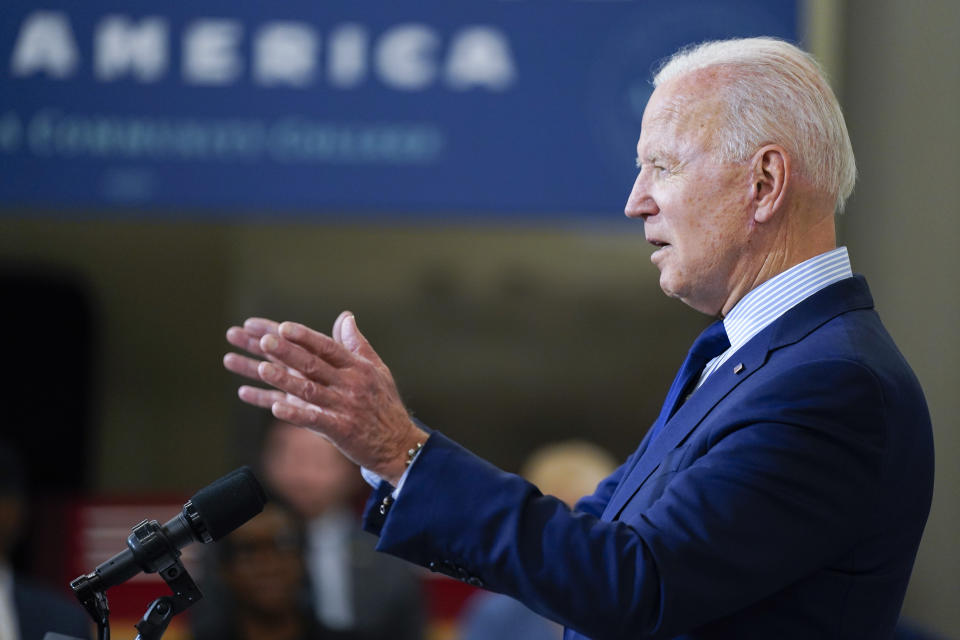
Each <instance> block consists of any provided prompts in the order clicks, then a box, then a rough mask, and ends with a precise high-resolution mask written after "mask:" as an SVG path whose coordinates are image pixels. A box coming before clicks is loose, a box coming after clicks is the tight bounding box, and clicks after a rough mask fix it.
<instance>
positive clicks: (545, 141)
mask: <svg viewBox="0 0 960 640" xmlns="http://www.w3.org/2000/svg"><path fill="white" fill-rule="evenodd" d="M797 1H798V0H796V1H778V2H770V1H769V0H701V1H694V0H673V1H671V2H653V1H649V2H648V1H646V0H633V1H631V0H622V1H613V0H606V1H604V0H597V1H590V2H587V1H574V0H549V1H548V0H512V1H507V0H501V1H497V0H472V1H466V0H463V1H457V2H451V1H449V0H429V1H427V0H421V1H419V2H412V1H409V0H408V1H406V2H404V1H402V0H400V1H398V0H351V1H345V0H327V1H321V2H317V1H307V0H296V1H289V2H283V3H256V4H254V3H234V2H217V1H213V0H195V1H194V2H189V3H188V2H179V1H178V2H167V3H157V2H146V1H144V0H128V1H125V2H116V1H114V2H108V1H106V0H85V1H84V2H82V3H76V2H68V1H66V0H59V1H52V0H51V1H46V2H40V3H39V4H38V3H37V2H36V0H7V1H6V2H5V3H4V9H3V12H2V16H0V176H2V178H0V206H2V207H3V208H4V209H5V210H7V211H8V212H9V210H10V209H11V207H13V206H23V205H26V206H28V207H40V208H51V207H52V208H56V209H59V210H65V211H67V212H68V214H71V215H76V216H89V215H91V213H90V212H91V211H92V210H96V209H98V208H100V209H102V208H104V207H108V208H119V209H120V210H121V211H123V212H129V213H130V215H147V216H151V217H156V216H161V215H168V212H170V211H174V210H177V211H181V212H187V215H190V216H196V217H202V218H212V217H220V216H222V217H231V218H232V217H237V216H243V215H257V216H263V215H264V214H268V215H270V216H278V217H291V216H298V217H303V216H311V217H318V218H322V217H339V218H348V217H350V218H352V217H356V216H366V215H375V216H379V217H397V218H401V219H410V218H412V217H437V216H443V217H444V218H445V219H451V218H457V217H470V216H488V215H494V216H497V215H499V216H504V217H506V216H509V217H518V218H523V219H536V218H539V217H544V218H545V217H547V216H550V217H553V216H556V215H566V216H571V217H579V216H592V215H596V214H602V215H604V216H606V215H609V214H610V213H611V212H617V211H619V210H621V209H622V207H623V203H624V201H625V199H626V195H627V192H628V191H629V188H630V186H631V184H632V180H633V176H634V171H635V169H634V166H633V162H634V155H635V152H634V149H635V145H636V139H637V136H638V135H639V125H640V116H641V114H642V112H643V107H644V105H645V103H646V100H647V98H648V97H649V94H650V91H651V87H650V84H649V80H650V75H651V69H652V68H653V67H654V66H655V65H656V63H657V61H658V60H660V59H662V58H663V57H664V56H667V55H669V54H670V53H671V52H673V51H675V50H676V49H677V48H679V47H680V46H682V45H684V44H688V43H692V42H698V41H702V40H707V39H716V38H726V37H733V36H749V35H761V34H762V35H772V36H778V37H782V38H785V39H788V40H792V41H796V40H797V39H798V37H799V33H798V4H797ZM161 212H162V213H161ZM0 215H2V214H0Z"/></svg>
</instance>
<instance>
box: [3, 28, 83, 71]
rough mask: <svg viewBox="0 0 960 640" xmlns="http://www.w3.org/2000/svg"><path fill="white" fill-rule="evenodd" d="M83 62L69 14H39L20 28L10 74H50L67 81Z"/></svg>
mask: <svg viewBox="0 0 960 640" xmlns="http://www.w3.org/2000/svg"><path fill="white" fill-rule="evenodd" d="M79 61H80V56H79V54H78V53H77V45H76V43H75V42H74V41H73V30H72V29H71V28H70V19H69V18H68V17H67V15H66V14H64V13H60V12H58V11H35V12H33V13H31V14H30V15H28V16H27V17H26V18H25V19H24V21H23V24H22V25H21V26H20V34H19V35H18V36H17V42H16V44H15V45H14V47H13V56H12V58H11V61H10V72H11V73H12V74H13V75H14V76H31V75H34V74H36V73H46V74H47V75H49V76H50V77H51V78H58V79H63V78H68V77H70V76H71V75H73V73H74V72H75V71H76V68H77V65H78V64H79Z"/></svg>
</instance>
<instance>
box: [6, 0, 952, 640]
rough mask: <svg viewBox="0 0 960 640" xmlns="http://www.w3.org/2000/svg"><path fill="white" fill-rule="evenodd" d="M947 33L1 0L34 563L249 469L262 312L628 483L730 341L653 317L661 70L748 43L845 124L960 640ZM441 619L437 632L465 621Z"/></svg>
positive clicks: (527, 0) (932, 603)
mask: <svg viewBox="0 0 960 640" xmlns="http://www.w3.org/2000/svg"><path fill="white" fill-rule="evenodd" d="M958 33H960V3H956V2H954V1H953V0H916V1H914V2H897V1H894V0H883V1H879V2H878V1H876V0H869V1H868V0H846V1H841V0H837V1H835V2H831V1H828V0H807V1H803V0H796V1H787V0H784V1H783V2H775V3H771V2H762V1H760V0H756V1H753V0H722V1H721V0H717V1H710V2H708V1H706V0H704V1H699V2H698V1H695V0H678V1H676V2H671V3H656V2H647V1H645V0H619V1H614V0H606V1H604V0H595V1H575V0H549V1H547V0H513V1H497V0H472V1H471V2H462V3H444V2H439V1H431V2H422V3H412V2H406V3H404V2H388V1H386V0H383V1H373V0H369V1H367V2H364V3H359V4H358V3H351V2H345V1H335V2H325V3H308V2H305V1H303V2H301V1H298V2H288V3H283V4H282V5H272V4H271V5H268V4H267V3H263V4H252V5H247V4H243V5H236V4H235V3H225V2H220V1H218V0H203V1H202V2H199V1H198V2H191V3H186V2H170V3H165V4H164V5H163V6H157V5H156V4H155V3H147V2H144V1H140V0H137V1H128V2H124V3H118V2H114V1H112V0H96V1H89V2H85V3H83V4H82V6H81V5H76V4H75V3H70V2H66V1H65V0H49V1H46V2H39V3H38V2H34V1H27V0H11V1H8V2H5V3H4V9H3V12H2V14H0V300H2V301H3V302H2V304H3V313H2V314H0V317H2V323H3V336H4V340H5V343H6V350H7V358H6V367H7V369H8V371H7V374H6V375H5V376H4V378H5V380H6V382H5V383H4V399H5V401H4V403H3V404H4V407H3V419H2V422H0V424H2V430H3V431H2V437H3V439H4V440H6V441H8V442H10V443H12V444H13V445H14V447H15V448H16V449H18V450H19V452H20V455H21V457H22V459H23V460H24V463H25V468H26V475H27V488H28V490H29V493H30V495H31V496H32V498H31V500H30V502H31V507H32V508H31V510H30V511H31V516H30V519H29V520H28V524H27V526H28V532H29V535H27V536H26V537H25V539H23V540H22V541H21V543H20V544H19V545H18V547H17V549H16V550H15V560H14V561H15V564H16V566H18V567H20V568H21V569H22V570H23V571H29V572H31V573H33V574H34V575H35V576H37V577H38V578H39V579H41V580H43V581H46V582H47V583H52V584H53V585H54V586H55V587H56V588H59V589H61V590H63V589H64V588H65V585H66V583H67V582H68V581H69V580H70V579H71V578H73V577H75V576H76V575H77V574H78V573H80V572H83V571H89V570H90V569H91V568H92V566H93V565H94V564H95V562H94V559H95V558H96V557H97V556H96V553H101V554H103V553H106V552H109V553H112V552H114V551H119V550H120V549H121V548H122V545H123V540H124V539H125V537H126V534H127V532H128V530H129V527H130V526H132V525H133V524H135V523H136V522H137V521H138V520H139V519H140V518H143V517H148V518H158V519H160V520H161V521H162V520H163V519H164V518H165V517H169V515H170V513H169V511H170V510H171V509H172V510H173V512H175V511H176V510H177V508H178V505H179V504H182V501H183V499H185V498H186V497H188V496H189V495H190V494H191V493H192V492H194V491H195V490H196V489H198V488H200V487H202V486H204V485H205V484H207V483H209V482H210V481H211V480H213V479H215V478H216V477H218V476H220V475H222V474H223V473H225V472H226V471H228V470H230V469H232V468H234V467H236V466H238V465H240V464H247V463H254V462H255V461H256V460H257V459H258V456H259V448H260V443H261V438H262V432H263V429H264V424H265V420H266V419H265V417H264V416H262V415H260V414H259V413H258V412H256V411H253V410H252V409H249V408H245V407H243V406H241V405H240V403H239V402H238V401H237V400H236V396H235V387H236V386H237V383H238V380H237V379H235V378H233V377H232V376H230V375H229V374H227V373H226V372H224V371H223V369H222V367H221V364H220V360H221V357H222V354H223V353H224V352H225V351H226V350H227V345H226V342H225V340H224V339H223V334H224V332H225V330H226V328H227V327H228V326H230V325H231V324H236V323H240V322H242V321H243V319H244V318H246V317H249V316H251V315H262V316H267V317H272V318H276V319H281V320H282V319H292V320H298V321H301V322H305V323H307V324H309V325H311V326H314V327H316V328H322V329H325V328H328V327H330V326H331V325H332V323H333V320H334V319H335V318H336V316H337V314H338V313H339V312H340V311H341V310H343V309H350V310H352V311H353V312H355V313H356V315H357V318H358V324H359V326H360V327H361V329H362V330H363V331H364V332H365V334H366V335H367V336H368V337H369V338H370V340H371V341H372V342H373V344H374V346H375V347H376V348H377V349H378V351H379V353H380V354H381V356H382V357H383V358H384V359H385V361H386V362H387V363H388V364H389V365H390V366H391V369H392V371H393V373H394V376H395V378H396V380H397V382H398V384H399V386H400V389H401V391H402V393H403V395H404V397H405V399H406V401H407V404H408V406H409V407H410V408H411V410H412V411H413V412H414V413H415V415H416V416H417V417H419V418H420V419H421V420H423V421H424V422H426V423H427V424H429V425H431V426H433V427H435V428H438V429H440V430H442V431H444V432H445V433H447V434H448V435H450V436H452V437H453V438H455V439H456V440H458V441H460V442H461V443H463V444H464V445H466V446H467V447H469V448H471V449H473V450H474V451H476V452H477V453H479V454H480V455H482V456H484V457H487V458H488V459H490V460H492V461H494V462H495V463H497V464H498V465H500V466H502V467H503V468H505V469H508V470H512V471H515V470H518V469H519V467H520V465H521V462H522V461H523V460H524V459H526V458H527V457H528V455H529V454H530V453H531V452H533V451H534V450H535V449H537V448H538V447H539V446H541V445H542V444H544V443H547V442H551V441H558V440H564V439H569V438H572V437H577V438H583V439H588V440H590V441H592V442H593V443H596V444H598V445H600V446H601V447H603V448H604V449H606V450H607V451H609V452H611V453H612V454H613V455H614V457H615V458H617V459H623V458H624V457H626V456H627V455H628V454H629V453H630V452H631V451H632V450H633V448H634V447H635V446H636V444H637V442H639V440H640V438H641V437H642V435H643V433H644V432H645V430H646V428H647V425H649V424H650V422H651V421H652V420H653V419H654V418H655V416H656V412H657V411H658V409H659V404H660V402H661V401H662V398H663V395H664V393H665V391H666V389H667V387H668V386H669V383H670V380H671V378H672V376H673V372H674V371H675V369H676V367H677V366H678V364H679V362H680V361H681V360H682V358H683V354H684V353H685V351H686V349H687V347H688V345H689V343H690V341H691V339H692V337H693V336H695V335H696V333H697V332H698V331H699V330H700V328H702V327H703V326H705V325H706V324H707V322H708V321H709V319H708V318H706V317H704V316H700V315H699V314H697V313H695V312H693V311H691V310H689V309H687V308H686V307H684V306H683V305H682V304H681V303H679V302H677V301H674V300H669V299H667V298H665V297H664V296H663V295H662V294H661V293H660V290H659V287H658V285H657V278H656V271H655V269H654V268H653V267H652V266H651V265H650V264H649V260H648V256H649V250H648V248H647V246H646V244H645V242H644V240H643V229H642V225H641V224H639V223H636V222H631V221H628V220H626V219H625V218H624V217H623V215H622V208H623V204H624V203H625V201H626V197H627V194H628V192H629V189H630V187H631V185H632V181H633V177H634V172H635V168H634V166H633V162H634V154H635V152H634V148H635V144H636V139H637V137H638V135H639V123H640V116H641V114H642V110H643V106H644V105H645V103H646V100H647V98H648V97H649V94H650V91H651V87H650V85H649V78H650V75H651V74H650V71H651V68H652V67H653V66H654V65H655V63H656V61H657V60H659V59H661V58H662V57H664V56H666V55H668V54H669V53H671V52H672V51H674V50H675V49H676V48H678V47H679V46H681V45H683V44H685V43H691V42H697V41H701V40H704V39H713V38H721V37H730V36H748V35H761V34H763V35H774V36H778V37H782V38H786V39H789V40H792V41H795V42H798V43H800V44H801V45H802V46H804V47H805V48H807V49H808V50H810V51H812V52H813V53H814V54H815V55H816V56H817V57H818V58H819V59H820V60H821V62H822V63H823V65H824V66H825V68H826V70H827V72H828V73H829V75H830V76H831V79H832V81H833V84H834V87H835V89H836V91H837V94H838V97H839V98H840V102H841V104H842V105H843V107H844V111H845V113H846V117H847V123H848V126H849V129H850V134H851V138H852V140H853V145H854V150H855V152H856V156H857V161H858V168H859V171H860V177H859V180H858V183H857V187H856V191H855V193H854V195H853V198H852V200H851V201H850V203H849V204H848V208H847V212H846V213H844V214H843V216H842V217H841V218H840V221H839V228H840V240H841V242H842V243H843V244H846V245H847V246H849V248H850V253H851V259H852V261H853V265H854V270H855V271H857V272H860V273H863V274H865V275H866V276H867V278H868V280H869V282H870V285H871V288H872V290H873V294H874V297H875V299H876V302H877V308H878V310H879V312H880V314H881V316H882V317H883V319H884V321H885V322H886V324H887V327H888V328H889V330H890V332H891V333H892V334H893V336H894V338H895V339H896V340H897V342H898V344H899V346H900V347H901V349H902V351H903V352H904V353H905V355H906V357H907V359H908V360H909V361H910V362H911V364H912V365H913V367H914V369H915V370H916V372H917V375H918V376H919V378H920V380H921V382H922V384H923V386H924V389H925V391H926V393H927V398H928V401H929V404H930V409H931V412H932V415H933V421H934V429H935V438H936V446H937V472H936V489H935V496H934V505H933V511H932V513H931V516H930V520H929V523H928V525H927V529H926V534H925V538H924V542H923V545H922V547H921V549H920V554H919V556H918V559H917V564H916V567H915V570H914V575H913V579H912V582H911V586H910V590H909V592H908V595H907V600H906V603H905V606H904V614H905V615H906V616H909V617H910V618H911V619H913V620H914V621H917V622H919V623H920V624H921V625H922V626H924V627H926V628H928V629H930V630H932V631H935V632H938V633H939V634H941V635H943V636H944V637H951V638H960V607H958V606H957V605H958V604H960V603H958V594H960V552H958V551H957V549H956V542H957V531H958V530H960V465H958V464H957V454H958V449H960V429H958V428H957V427H958V420H957V416H958V415H960V400H958V398H960V394H958V393H957V391H956V387H957V384H958V382H960V376H958V374H957V366H956V363H957V362H960V335H958V331H957V328H958V326H960V287H958V285H957V278H958V276H960V251H958V243H960V205H958V202H960V186H958V185H960V180H958V179H957V177H956V176H957V173H958V170H960V161H958V157H957V149H958V148H960V124H958V122H960V119H958V115H957V114H958V113H960V64H958V62H957V61H958V60H960V38H958V37H957V34H958ZM164 509H166V510H167V511H163V510H164ZM141 513H142V515H141ZM91 522H96V523H99V524H97V525H96V526H97V527H100V528H98V529H97V531H98V532H99V533H97V535H99V536H101V538H102V537H103V536H106V537H105V539H99V538H98V540H99V542H97V544H94V543H93V542H92V539H91V538H90V537H89V536H90V534H89V529H90V527H91V526H93V525H91ZM97 545H100V546H97ZM93 547H96V548H97V549H99V551H97V552H96V553H94V552H92V551H91V549H92V548H93ZM101 547H103V548H102V549H101ZM91 553H93V555H90V554H91ZM85 554H86V555H85ZM103 557H105V556H103ZM101 559H102V558H101ZM96 561H97V562H99V560H96ZM424 580H427V578H424ZM451 588H453V587H451ZM426 593H427V597H428V599H429V598H433V599H434V600H436V601H440V600H442V601H443V602H442V603H441V604H437V603H436V602H434V603H433V604H429V603H428V612H429V613H430V615H431V616H433V618H432V619H431V621H430V622H429V623H428V628H429V633H431V634H432V637H437V638H440V637H452V634H453V633H454V632H453V631H452V630H451V628H450V625H449V620H448V618H450V617H451V616H453V615H455V613H456V608H457V606H459V603H460V602H461V601H462V599H463V597H465V596H461V595H454V596H452V597H450V596H449V593H448V594H447V595H444V592H443V588H439V589H438V588H436V587H427V588H426ZM444 598H446V599H445V600H444ZM451 603H452V604H451ZM145 604H146V600H144V601H143V602H142V604H141V603H140V602H139V601H135V602H134V603H133V604H132V605H130V607H131V608H130V612H131V613H130V615H132V616H133V617H139V615H140V613H139V611H137V608H138V607H139V608H141V609H142V608H143V606H145ZM123 606H126V605H123ZM121 608H123V607H121ZM125 611H126V610H125ZM431 625H432V626H431ZM123 633H124V631H122V630H121V629H120V628H119V627H116V628H115V631H114V634H115V636H116V637H120V638H123V637H126V636H124V635H123ZM177 633H180V634H181V635H184V634H187V633H188V631H186V630H185V629H180V630H179V631H178V632H177ZM132 635H133V633H131V634H130V637H132Z"/></svg>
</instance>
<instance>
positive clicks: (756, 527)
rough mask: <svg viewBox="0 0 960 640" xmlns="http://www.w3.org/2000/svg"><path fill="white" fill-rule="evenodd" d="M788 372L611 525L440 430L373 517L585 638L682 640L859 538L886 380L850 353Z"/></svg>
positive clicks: (452, 567) (375, 527) (418, 548)
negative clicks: (392, 499) (395, 495)
mask: <svg viewBox="0 0 960 640" xmlns="http://www.w3.org/2000/svg"><path fill="white" fill-rule="evenodd" d="M790 376H791V380H790V381H786V380H776V379H774V380H769V381H768V382H767V383H765V384H761V385H759V386H756V387H755V388H754V390H753V391H752V392H751V394H750V395H749V396H747V397H746V398H744V399H743V401H742V402H743V406H741V407H737V408H736V410H733V411H728V412H727V413H728V414H729V415H730V416H736V418H733V417H731V418H729V419H727V420H723V421H715V422H714V423H713V424H711V423H705V424H703V425H701V426H700V427H698V429H703V430H704V431H703V432H701V433H700V437H698V439H697V443H698V444H697V445H696V447H702V450H699V451H685V452H684V454H685V455H688V456H690V459H689V460H687V461H686V462H683V464H682V465H678V466H676V467H674V466H673V465H666V466H667V468H663V466H662V467H661V468H659V469H657V471H656V472H655V474H659V475H660V478H655V479H654V480H662V481H663V487H664V489H663V492H662V495H661V496H660V497H659V498H658V499H657V500H656V501H655V502H653V503H652V504H651V505H648V507H646V508H643V509H639V508H631V505H629V504H628V507H627V508H626V509H624V511H623V513H622V514H621V516H620V519H619V520H616V521H612V522H609V521H602V520H601V519H600V518H599V517H598V514H597V508H596V505H593V504H592V503H591V502H589V501H588V503H587V504H588V506H587V508H586V512H577V511H570V510H569V509H568V508H567V507H566V506H565V505H564V504H563V503H562V502H560V501H559V500H556V499H554V498H551V497H548V496H543V495H541V494H540V492H539V491H538V490H537V489H536V487H534V486H533V485H531V484H529V483H528V482H526V481H525V480H523V479H522V478H520V477H518V476H515V475H512V474H508V473H505V472H503V471H501V470H499V469H497V468H496V467H494V466H492V465H490V464H489V463H487V462H485V461H483V460H481V459H480V458H478V457H476V456H474V455H473V454H471V453H469V452H468V451H466V450H464V449H463V448H461V447H459V446H458V445H457V444H455V443H454V442H452V441H451V440H449V439H448V438H446V437H444V436H443V435H442V434H440V433H436V432H435V433H434V434H432V435H431V437H430V438H429V440H428V441H427V443H426V445H425V446H424V449H423V451H422V452H421V455H420V457H419V459H418V461H417V464H416V465H415V466H414V468H413V469H412V470H411V474H410V477H409V478H408V479H407V483H406V485H405V487H404V491H403V494H402V495H401V496H400V498H399V499H398V501H397V502H396V503H395V504H389V505H388V506H387V508H386V509H383V511H384V514H382V515H381V514H379V513H377V512H378V511H379V507H378V506H377V504H373V505H372V508H371V509H370V510H368V517H367V526H368V528H369V530H371V531H373V532H375V533H378V534H379V535H380V540H379V543H378V547H377V548H378V549H379V550H381V551H385V552H387V553H391V554H394V555H397V556H400V557H402V558H405V559H407V560H410V561H412V562H415V563H417V564H420V565H422V566H425V567H428V568H430V569H432V570H434V571H442V572H444V573H448V574H450V575H453V576H455V577H458V578H460V579H463V580H465V581H468V582H471V583H473V584H479V585H482V586H485V587H486V588H488V589H490V590H493V591H497V592H502V593H506V594H508V595H510V596H513V597H515V598H517V599H518V600H520V601H521V602H523V603H524V604H526V605H527V606H528V607H530V608H531V609H533V610H534V611H537V612H538V613H540V614H542V615H544V616H546V617H548V618H550V619H553V620H555V621H557V622H560V623H562V624H564V625H566V626H568V627H571V628H573V629H575V630H577V631H579V632H580V633H583V634H585V635H587V636H590V637H598V638H628V637H629V638H638V637H643V638H669V637H673V636H675V635H677V634H679V633H682V632H684V631H687V630H690V629H692V628H695V627H697V626H700V625H702V624H704V623H705V622H708V621H710V620H713V619H716V618H719V617H721V616H724V615H727V614H730V613H732V612H735V611H738V610H740V609H742V608H744V607H746V606H748V605H749V604H750V603H751V602H755V601H757V600H758V599H761V598H763V597H764V596H768V595H770V594H772V593H775V592H777V591H779V590H781V589H782V588H784V587H785V586H786V585H789V584H790V583H792V582H794V581H796V580H798V579H800V578H801V577H802V576H804V575H806V574H809V573H810V572H812V571H815V570H817V569H819V568H821V567H823V566H824V565H826V564H827V563H828V562H829V561H831V560H833V559H835V558H836V557H837V556H838V555H841V554H842V552H843V550H845V549H847V548H849V547H850V546H852V545H853V544H854V541H855V540H856V539H857V537H858V536H862V535H864V526H865V525H867V524H868V523H867V520H868V518H867V517H866V514H868V513H870V510H871V507H872V505H873V504H874V503H875V501H876V500H877V499H878V498H877V496H876V490H877V489H876V486H877V480H878V477H879V475H880V474H881V473H882V469H883V464H884V457H885V451H884V446H885V439H884V435H883V434H884V426H883V397H882V394H881V393H880V390H879V387H878V385H877V383H876V381H875V380H874V379H873V377H872V375H871V374H870V373H869V372H868V371H866V370H865V369H863V367H861V366H860V365H858V364H856V363H851V362H845V361H833V362H818V363H814V364H811V365H807V366H805V367H802V368H799V369H794V370H792V371H791V373H790ZM798 380H802V381H804V382H803V384H799V383H798V382H797V381H798ZM837 389H843V390H844V393H843V394H840V393H837ZM681 457H682V456H681ZM619 473H623V468H621V470H620V471H619ZM600 491H602V492H608V491H612V489H611V488H610V487H606V488H605V487H604V485H603V483H602V484H601V487H600V488H598V492H600ZM608 498H609V496H607V499H608ZM381 505H382V503H381Z"/></svg>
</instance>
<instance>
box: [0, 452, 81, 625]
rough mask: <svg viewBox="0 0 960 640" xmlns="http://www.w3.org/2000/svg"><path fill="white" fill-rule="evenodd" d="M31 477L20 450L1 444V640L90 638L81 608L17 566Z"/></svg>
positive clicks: (25, 519)
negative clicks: (15, 553)
mask: <svg viewBox="0 0 960 640" xmlns="http://www.w3.org/2000/svg"><path fill="white" fill-rule="evenodd" d="M26 496H27V494H26V475H25V473H24V470H23V466H22V464H21V462H20V458H19V456H18V455H17V453H16V451H15V450H14V449H13V448H12V447H10V446H8V445H6V444H5V443H0V640H8V639H10V640H13V639H16V638H20V639H21V640H39V639H40V638H42V637H43V636H44V634H45V633H46V632H48V631H54V632H56V633H61V634H63V635H67V636H72V637H75V638H90V637H91V632H92V628H93V627H92V625H93V623H92V621H91V620H90V618H89V617H88V616H87V614H86V612H85V611H84V610H83V609H82V608H81V607H80V605H79V604H77V603H75V602H73V601H71V600H70V599H69V598H67V597H66V596H64V595H61V594H60V593H57V592H56V591H52V590H50V589H48V588H46V587H43V586H41V585H39V584H37V583H35V582H33V581H32V580H30V579H29V578H28V577H27V576H25V575H23V574H22V573H21V572H19V571H17V570H15V569H14V567H13V550H14V547H15V546H16V544H17V541H18V540H19V539H20V536H21V535H22V533H23V527H24V525H25V523H26V521H27V499H26Z"/></svg>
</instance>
